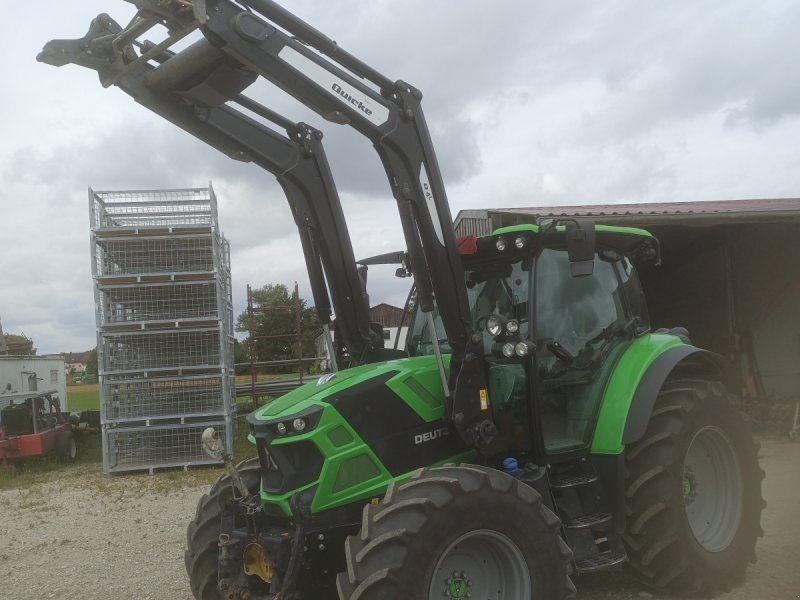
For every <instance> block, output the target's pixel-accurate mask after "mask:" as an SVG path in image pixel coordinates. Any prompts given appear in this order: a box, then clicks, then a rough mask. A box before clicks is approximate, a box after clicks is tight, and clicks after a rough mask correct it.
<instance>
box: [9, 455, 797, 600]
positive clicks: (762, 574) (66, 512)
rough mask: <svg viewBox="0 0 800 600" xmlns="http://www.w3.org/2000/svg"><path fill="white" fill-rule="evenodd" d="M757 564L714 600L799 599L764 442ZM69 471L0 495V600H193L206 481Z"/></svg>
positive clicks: (605, 589)
mask: <svg viewBox="0 0 800 600" xmlns="http://www.w3.org/2000/svg"><path fill="white" fill-rule="evenodd" d="M761 456H762V466H763V467H764V468H765V470H766V472H767V477H766V479H765V481H764V496H765V498H766V499H767V503H768V506H767V509H766V511H765V513H764V517H763V519H762V526H763V528H764V532H765V535H764V537H763V538H762V539H761V540H760V542H759V546H758V556H759V562H758V563H757V564H755V565H752V566H751V567H750V570H749V571H748V576H747V581H746V582H745V584H744V585H742V586H740V587H738V588H736V589H734V590H732V591H731V592H728V593H726V594H722V595H720V596H717V598H718V599H719V600H741V599H748V600H750V599H758V600H760V599H765V600H767V599H769V600H773V599H776V600H784V599H786V600H794V599H797V598H800V443H790V442H783V441H769V440H767V441H764V442H763V444H762V452H761ZM85 471H86V467H85V466H84V467H77V466H76V467H71V468H68V469H65V470H64V471H62V472H59V473H58V476H57V478H55V477H52V476H51V477H50V478H49V479H50V481H49V482H47V483H36V482H34V483H29V484H28V485H26V487H23V488H22V489H20V490H2V491H0V598H3V599H6V598H7V599H9V600H11V599H14V600H27V599H31V600H33V599H37V600H38V599H40V598H59V599H66V598H85V599H88V600H101V599H102V600H105V599H107V598H115V599H119V600H124V599H143V600H144V599H152V600H156V599H162V598H163V599H170V600H190V599H191V595H190V593H189V591H188V589H189V588H188V581H187V579H186V575H185V573H184V569H183V548H184V543H185V541H184V540H185V537H184V535H185V534H184V532H185V526H186V522H187V520H188V519H189V518H190V516H191V515H192V514H193V512H194V507H195V503H196V501H197V498H198V496H199V495H200V494H201V493H202V492H203V491H204V490H205V489H207V487H208V482H209V481H210V480H211V479H212V478H213V477H214V476H215V473H213V472H210V471H198V472H190V473H162V474H157V475H155V476H153V477H151V476H147V475H144V476H128V477H114V478H110V479H109V478H105V477H103V476H102V475H100V474H99V473H97V472H96V471H93V472H91V473H86V472H85ZM576 584H577V586H578V590H579V592H578V600H601V599H603V600H606V599H609V598H614V599H620V600H627V599H633V598H651V597H657V598H662V599H663V600H672V599H671V598H669V597H667V596H654V595H652V594H650V593H649V592H647V591H646V590H645V589H644V588H642V587H640V586H638V585H637V584H635V583H632V582H631V581H629V580H628V579H626V578H625V577H624V576H623V575H622V574H621V573H620V572H612V573H606V574H602V575H597V576H594V577H582V578H580V579H578V580H577V581H576Z"/></svg>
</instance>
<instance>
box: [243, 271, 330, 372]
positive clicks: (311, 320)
mask: <svg viewBox="0 0 800 600" xmlns="http://www.w3.org/2000/svg"><path fill="white" fill-rule="evenodd" d="M296 303H297V298H296V297H295V294H294V291H292V292H290V291H289V288H288V287H287V286H285V285H284V284H282V283H268V284H266V285H264V286H263V287H261V288H259V289H256V290H253V307H254V309H255V310H254V314H253V336H254V338H260V339H256V340H255V360H256V361H257V362H261V361H271V360H289V359H294V358H297V356H298V348H297V335H296V333H297V316H296V310H295V306H296ZM299 305H300V333H301V335H300V339H301V342H302V345H303V357H306V358H307V357H313V356H316V347H315V344H314V340H315V339H316V338H317V337H318V336H319V334H320V330H321V328H320V324H319V319H318V318H317V313H316V311H315V310H314V308H313V307H309V306H308V305H307V302H306V301H305V300H304V299H302V298H300V299H299ZM236 331H239V332H249V331H250V328H249V315H248V314H247V311H244V312H243V313H241V314H240V315H239V316H238V318H237V319H236ZM270 336H279V337H270ZM242 345H245V346H247V347H248V348H249V346H250V339H249V338H248V339H247V340H245V342H244V343H243V344H242ZM248 353H249V352H248ZM240 355H241V351H240ZM236 360H237V362H238V358H237V359H236ZM289 370H292V367H290V368H289Z"/></svg>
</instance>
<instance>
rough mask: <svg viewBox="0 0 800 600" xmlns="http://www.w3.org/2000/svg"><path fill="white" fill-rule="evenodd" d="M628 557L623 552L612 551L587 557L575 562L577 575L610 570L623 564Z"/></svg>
mask: <svg viewBox="0 0 800 600" xmlns="http://www.w3.org/2000/svg"><path fill="white" fill-rule="evenodd" d="M627 558H628V556H627V555H626V554H624V553H623V552H614V551H613V550H606V551H605V552H601V553H599V554H595V555H594V556H587V557H586V558H582V559H580V560H579V561H576V563H575V567H576V568H577V569H578V573H594V572H596V571H602V570H604V569H610V568H611V567H615V566H617V565H620V564H622V563H624V562H625V561H626V560H627Z"/></svg>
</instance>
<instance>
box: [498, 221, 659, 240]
mask: <svg viewBox="0 0 800 600" xmlns="http://www.w3.org/2000/svg"><path fill="white" fill-rule="evenodd" d="M540 230H541V228H540V227H539V226H538V225H531V224H525V225H510V226H508V227H500V228H499V229H495V230H494V231H493V232H492V235H493V236H495V235H508V234H510V233H521V232H531V233H539V231H540ZM565 230H566V227H564V226H563V225H557V226H556V231H565ZM595 231H596V232H598V233H621V234H626V235H636V236H640V237H645V238H651V237H653V234H651V233H650V232H649V231H647V230H645V229H639V228H638V227H616V226H614V225H595Z"/></svg>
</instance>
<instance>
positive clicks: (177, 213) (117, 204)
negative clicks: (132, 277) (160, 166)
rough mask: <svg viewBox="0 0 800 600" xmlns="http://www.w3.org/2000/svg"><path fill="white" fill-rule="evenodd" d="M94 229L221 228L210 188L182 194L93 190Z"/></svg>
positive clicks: (196, 189) (162, 191)
mask: <svg viewBox="0 0 800 600" xmlns="http://www.w3.org/2000/svg"><path fill="white" fill-rule="evenodd" d="M90 210H91V213H92V228H93V229H102V228H109V227H171V226H174V225H213V226H215V227H216V225H217V205H216V200H215V199H214V193H213V191H212V190H211V189H210V188H192V189H180V190H127V191H108V192H95V191H93V190H90Z"/></svg>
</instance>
